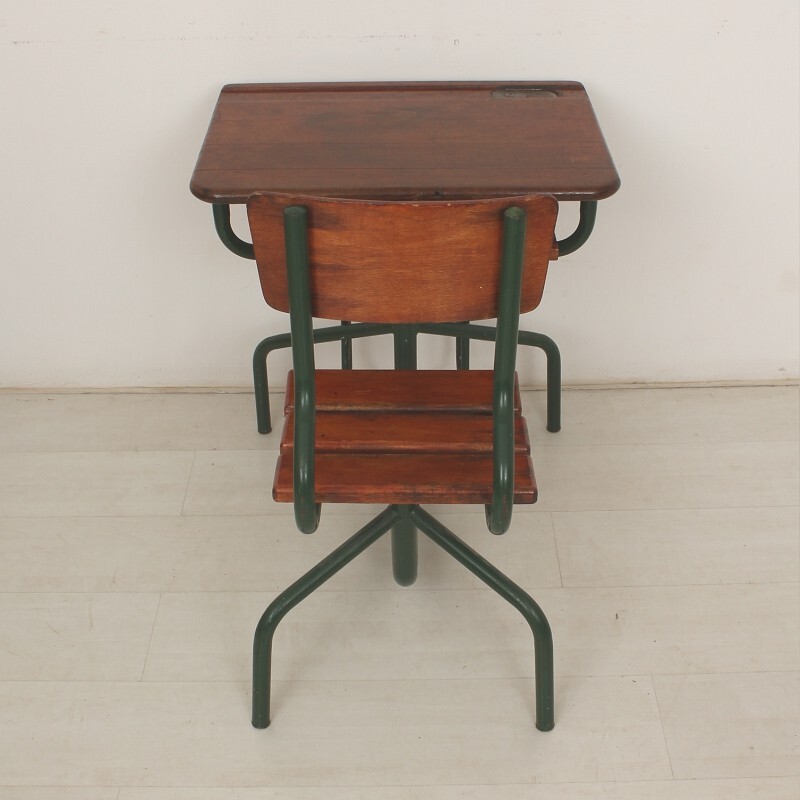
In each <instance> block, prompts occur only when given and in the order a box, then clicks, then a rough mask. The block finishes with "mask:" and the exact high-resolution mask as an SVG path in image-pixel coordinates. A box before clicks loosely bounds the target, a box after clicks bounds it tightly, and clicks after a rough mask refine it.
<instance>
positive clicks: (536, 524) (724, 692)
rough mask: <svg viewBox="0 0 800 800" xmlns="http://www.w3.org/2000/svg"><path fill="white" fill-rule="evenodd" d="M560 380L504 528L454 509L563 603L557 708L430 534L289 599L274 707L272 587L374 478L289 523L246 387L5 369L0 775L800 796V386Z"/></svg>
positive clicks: (516, 631) (69, 793) (47, 799)
mask: <svg viewBox="0 0 800 800" xmlns="http://www.w3.org/2000/svg"><path fill="white" fill-rule="evenodd" d="M275 400H276V409H277V405H278V402H279V401H278V398H275ZM564 400H565V402H564V430H563V431H562V432H561V433H560V434H555V435H554V434H547V433H546V432H545V431H544V423H543V409H542V406H543V402H544V398H543V395H542V394H540V393H530V394H528V395H527V396H526V398H525V405H526V411H527V414H528V417H529V421H530V425H531V434H532V437H533V439H534V448H535V451H534V463H535V465H536V470H537V475H538V479H539V487H540V497H541V501H540V502H539V504H537V505H536V506H533V507H530V509H529V510H521V511H519V512H518V513H517V514H516V516H515V521H514V524H513V527H512V530H511V532H510V533H509V534H508V535H506V536H504V537H493V536H491V535H490V534H489V533H488V532H487V531H486V528H485V525H484V522H483V513H482V510H481V509H480V508H470V509H468V510H467V511H459V512H457V513H453V512H451V511H447V510H446V509H442V512H443V519H444V520H445V522H446V524H448V525H449V526H450V527H451V528H452V529H454V530H455V531H456V532H458V533H460V534H461V535H462V536H463V537H464V538H465V539H467V540H468V541H469V542H470V543H471V544H472V545H473V546H474V547H476V548H478V549H480V550H481V551H482V552H484V553H485V554H486V555H487V556H488V557H490V558H492V559H493V560H495V561H496V563H497V564H498V565H499V566H500V567H501V568H502V569H505V570H506V571H507V572H508V573H509V575H510V576H511V577H513V578H514V579H515V580H516V581H518V582H519V583H521V584H522V585H523V586H525V587H526V588H528V589H529V590H530V591H531V592H532V594H533V595H534V596H535V597H536V598H537V599H538V601H539V602H540V604H541V605H542V606H543V608H544V609H545V611H546V612H547V614H548V615H549V617H550V621H551V624H552V626H553V630H554V635H555V641H556V671H557V681H556V691H557V716H556V729H555V730H554V731H553V732H552V733H547V734H543V733H540V732H538V731H537V730H536V729H535V728H534V726H533V721H532V719H533V716H532V715H533V684H532V680H531V676H532V668H533V657H532V647H531V641H530V634H529V631H527V630H526V628H525V624H524V622H523V621H522V619H521V618H519V617H518V616H517V615H516V612H514V611H513V610H512V609H511V608H510V607H508V606H506V605H505V604H504V603H503V602H502V601H500V600H498V599H497V598H496V597H495V596H494V595H492V594H491V593H490V592H489V591H488V590H487V589H485V588H483V586H482V584H479V583H478V582H477V581H476V580H475V579H473V578H472V576H471V575H470V574H469V573H466V572H465V571H464V570H463V568H462V567H460V566H459V565H458V564H457V563H455V562H454V561H451V560H450V559H449V557H447V556H446V555H444V554H443V553H441V552H439V551H437V550H435V549H434V548H433V546H425V544H426V542H424V541H423V542H422V543H421V544H422V547H421V574H420V579H419V581H418V583H417V584H416V585H415V586H414V587H412V588H410V589H400V588H399V587H396V586H395V585H394V584H393V582H392V579H391V572H390V567H389V563H388V548H387V544H388V543H387V542H385V541H381V542H379V544H378V545H377V546H376V547H375V548H374V549H373V550H372V551H368V552H367V553H366V554H365V555H364V556H362V558H361V560H360V561H357V562H355V563H353V564H351V565H350V566H349V567H348V568H346V570H345V571H344V572H343V573H341V574H340V575H339V576H337V577H336V578H334V579H333V580H332V581H331V582H330V583H329V584H327V585H326V586H324V587H323V589H322V590H320V592H318V593H317V594H316V595H314V596H312V597H311V598H309V599H308V600H307V601H306V602H305V603H304V604H303V605H301V606H300V607H299V608H298V609H297V610H296V611H294V612H292V613H291V614H290V615H289V616H288V617H287V619H286V620H285V621H284V622H283V623H282V627H281V629H279V633H278V635H277V637H276V650H275V670H276V683H275V692H274V705H273V712H274V713H273V720H274V721H273V725H272V727H271V728H270V729H268V730H266V731H255V730H253V729H252V728H251V727H250V722H249V700H250V686H249V680H248V679H249V670H250V643H251V637H252V632H253V628H254V626H255V623H256V621H257V619H258V616H259V615H260V613H261V611H262V610H263V608H264V607H265V606H266V605H267V603H268V602H269V600H270V598H272V597H273V596H274V593H275V592H277V591H278V590H279V589H281V588H283V587H284V586H286V585H288V584H289V583H290V582H292V581H293V580H294V579H295V578H296V577H298V576H299V575H300V573H301V572H302V571H303V570H304V569H306V568H307V567H309V566H310V565H311V564H312V563H313V562H314V561H315V560H316V559H318V558H320V557H321V556H322V555H323V554H324V553H325V552H326V551H328V550H330V549H331V548H332V547H333V546H334V545H335V544H336V543H337V542H339V541H341V540H342V539H343V538H345V537H346V536H347V535H349V534H350V533H351V532H352V531H353V530H354V529H355V527H356V526H357V525H358V523H359V522H360V521H361V520H364V519H366V518H367V517H368V516H369V511H370V509H364V508H356V507H338V508H337V507H331V508H325V509H324V511H323V522H322V525H321V527H320V530H319V531H318V533H317V534H315V535H314V536H303V535H302V534H300V533H298V532H297V531H296V529H295V527H294V524H293V521H292V517H291V512H290V509H289V508H287V507H286V506H276V505H275V504H273V503H272V501H271V500H270V496H269V485H270V483H271V477H272V476H271V473H272V469H273V465H274V460H275V447H276V443H277V438H276V435H275V434H273V435H271V436H269V437H261V436H258V434H256V433H255V431H254V419H253V410H252V405H251V397H250V396H248V395H235V394H233V395H231V394H228V395H225V394H216V395H215V394H207V395H193V394H175V395H169V394H152V395H147V394H138V395H137V394H128V395H125V394H111V395H54V396H44V395H34V394H29V395H25V394H19V395H11V394H6V395H1V396H0V452H2V460H0V800H23V798H24V800H55V799H56V798H58V799H59V800H62V799H63V800H173V799H174V800H190V799H191V800H277V798H280V799H281V800H284V799H285V800H359V799H364V800H366V799H367V798H369V800H410V798H431V800H456V798H459V799H460V800H483V798H486V799H487V800H543V799H545V798H546V800H595V798H598V799H600V798H602V799H603V800H609V799H610V800H663V799H664V798H669V799H670V800H767V799H769V800H790V799H791V800H796V798H797V797H798V793H799V790H800V787H799V782H798V778H797V776H798V774H800V714H799V713H798V705H799V701H800V689H799V688H798V686H799V681H798V678H799V677H800V672H799V671H798V670H800V657H799V655H798V629H799V623H798V610H799V608H800V604H799V603H798V574H799V573H798V390H797V389H796V388H749V389H748V388H737V389H663V390H628V391H622V390H620V391H580V392H579V391H573V392H567V393H565V397H564ZM34 787H38V788H34ZM66 787H72V788H66ZM232 787H240V788H238V789H234V788H232Z"/></svg>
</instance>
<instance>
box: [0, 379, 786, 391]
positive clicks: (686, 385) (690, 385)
mask: <svg viewBox="0 0 800 800" xmlns="http://www.w3.org/2000/svg"><path fill="white" fill-rule="evenodd" d="M764 386H774V387H793V386H800V379H798V378H786V379H784V380H727V381H725V380H723V381H673V382H669V381H659V382H650V381H640V382H631V383H624V382H620V383H564V384H562V386H561V388H562V390H563V391H565V392H573V391H610V390H621V389H736V388H745V387H764ZM520 388H521V389H522V391H523V392H540V391H544V388H545V387H544V385H542V384H537V385H533V386H532V385H523V386H521V387H520ZM284 391H285V387H282V386H277V387H273V388H272V393H273V394H283V392H284ZM252 393H253V387H252V386H82V387H66V388H64V387H62V388H58V387H52V386H50V387H27V386H21V387H11V386H7V387H0V395H2V394H252Z"/></svg>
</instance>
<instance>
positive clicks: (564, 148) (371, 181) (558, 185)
mask: <svg viewBox="0 0 800 800" xmlns="http://www.w3.org/2000/svg"><path fill="white" fill-rule="evenodd" d="M619 185H620V182H619V176H618V175H617V171H616V169H615V168H614V164H613V162H612V160H611V156H610V154H609V152H608V148H607V147H606V144H605V141H604V139H603V134H602V132H601V131H600V127H599V125H598V123H597V119H596V117H595V115H594V111H593V109H592V105H591V103H590V102H589V98H588V96H587V94H586V91H585V90H584V88H583V86H582V85H581V84H580V83H573V82H526V83H520V82H506V83H493V82H480V83H360V84H359V83H344V84H341V83H340V84H334V83H306V84H234V85H230V86H226V87H224V88H223V89H222V92H221V93H220V96H219V100H218V101H217V105H216V108H215V110H214V115H213V117H212V119H211V124H210V126H209V129H208V133H207V134H206V138H205V141H204V143H203V147H202V149H201V151H200V156H199V158H198V160H197V165H196V167H195V170H194V174H193V175H192V180H191V184H190V186H191V190H192V193H193V194H195V195H196V196H197V197H199V198H200V199H201V200H205V201H207V202H210V203H244V202H245V201H246V200H247V198H248V196H249V195H251V194H252V193H253V192H256V191H286V192H298V193H302V194H315V195H327V196H332V197H360V198H369V199H393V200H401V199H405V200H409V199H443V198H448V199H449V198H453V199H456V198H474V197H504V196H512V195H515V194H524V193H534V192H536V193H546V194H552V195H555V197H556V198H558V199H559V200H600V199H602V198H605V197H608V196H609V195H612V194H613V193H614V192H615V191H616V190H617V189H618V188H619Z"/></svg>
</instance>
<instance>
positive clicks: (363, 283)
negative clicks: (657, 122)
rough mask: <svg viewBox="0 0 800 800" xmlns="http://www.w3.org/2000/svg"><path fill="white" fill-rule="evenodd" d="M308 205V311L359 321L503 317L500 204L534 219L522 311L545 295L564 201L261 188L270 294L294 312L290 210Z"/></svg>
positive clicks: (253, 209) (253, 219) (260, 256)
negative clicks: (414, 198)
mask: <svg viewBox="0 0 800 800" xmlns="http://www.w3.org/2000/svg"><path fill="white" fill-rule="evenodd" d="M290 206H301V207H303V208H305V209H306V214H307V225H308V237H307V242H308V265H309V282H310V293H311V313H312V315H313V316H314V317H318V318H322V319H336V320H343V319H344V320H358V321H360V322H387V323H412V322H459V321H463V320H481V319H493V318H495V317H497V308H498V292H499V288H498V287H499V283H500V263H501V250H502V239H503V212H504V211H505V209H507V208H509V207H512V206H516V207H519V208H521V209H522V210H523V211H524V212H525V215H526V218H527V234H526V237H525V251H524V258H525V267H524V274H523V279H522V295H521V303H520V311H521V312H525V311H530V310H532V309H534V308H536V306H537V305H538V304H539V301H540V300H541V297H542V292H543V290H544V283H545V278H546V276H547V266H548V262H549V260H550V259H551V257H552V254H553V232H554V228H555V220H556V214H557V210H558V205H557V203H556V201H555V200H554V199H553V198H552V197H549V196H543V195H526V196H522V197H505V198H494V199H491V200H474V201H473V200H462V201H450V202H447V201H425V202H409V201H406V202H382V201H366V200H343V199H333V198H323V197H304V196H298V195H286V194H273V193H265V194H256V195H253V196H252V197H251V198H250V199H249V201H248V203H247V213H248V218H249V221H250V230H251V234H252V237H253V246H254V249H255V256H256V263H257V265H258V272H259V277H260V280H261V289H262V292H263V294H264V299H265V300H266V301H267V303H268V304H269V305H270V306H272V307H273V308H276V309H278V310H279V311H289V298H288V291H287V276H286V253H285V249H284V215H283V212H284V209H286V208H287V207H290Z"/></svg>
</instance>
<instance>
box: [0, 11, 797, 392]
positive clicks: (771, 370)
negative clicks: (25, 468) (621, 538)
mask: <svg viewBox="0 0 800 800" xmlns="http://www.w3.org/2000/svg"><path fill="white" fill-rule="evenodd" d="M0 8H1V10H0V101H1V102H0V112H1V113H2V123H0V143H1V144H2V148H1V152H2V165H3V166H2V184H1V185H0V203H2V207H0V219H2V235H1V236H0V257H1V260H0V274H2V286H1V287H0V288H1V290H2V291H1V292H0V312H1V313H0V336H2V339H1V340H0V341H2V349H1V351H0V352H1V353H2V354H0V383H2V384H3V385H6V386H20V387H39V386H48V387H65V386H162V385H166V386H171V385H191V386H195V385H198V386H216V385H221V386H224V385H247V384H249V382H250V373H249V361H250V353H251V350H252V347H253V345H254V344H255V343H256V342H257V341H258V339H259V338H261V337H262V336H265V335H268V334H270V333H274V332H278V331H281V330H285V329H286V327H287V325H286V320H285V319H283V318H282V317H281V315H279V314H277V313H276V312H272V311H271V310H270V309H268V308H267V307H266V306H265V305H264V304H263V301H262V300H261V299H260V293H259V290H258V284H257V280H256V275H255V271H254V266H253V264H252V262H246V261H243V260H241V259H237V258H236V257H234V256H233V255H232V254H230V253H228V252H227V251H226V250H225V249H224V248H223V246H222V245H221V244H220V243H219V241H218V240H217V239H216V236H215V233H214V231H213V226H212V220H211V210H210V207H209V206H207V205H206V204H204V203H201V202H200V201H199V200H196V199H195V198H194V197H192V196H191V195H190V194H189V190H188V182H189V177H190V175H191V172H192V169H193V166H194V161H195V158H196V155H197V152H198V149H199V147H200V144H201V142H202V140H203V136H204V134H205V129H206V125H207V123H208V120H209V117H210V114H211V111H212V109H213V107H214V102H215V100H216V97H217V94H218V92H219V89H220V87H221V86H222V85H223V84H225V83H231V82H247V81H303V80H331V81H341V80H402V79H414V80H423V79H447V80H451V79H452V80H456V79H465V80H467V79H481V78H487V79H501V80H511V79H522V80H534V79H569V80H580V81H582V82H583V83H584V84H585V85H586V86H587V88H588V90H589V93H590V96H591V98H592V100H593V103H594V106H595V110H596V112H597V114H598V117H599V119H600V122H601V125H602V127H603V129H604V131H605V134H606V138H607V141H608V144H609V147H610V149H611V152H612V154H613V156H614V157H615V160H616V163H617V166H618V169H619V172H620V174H621V176H622V189H621V190H620V192H619V193H618V194H617V195H616V196H614V197H613V198H611V199H609V200H606V201H603V202H602V203H601V204H600V208H599V214H598V225H597V229H596V232H595V234H594V236H593V237H592V239H591V240H590V242H589V244H588V245H587V246H586V247H585V248H584V249H583V250H581V251H579V252H578V253H576V254H575V255H573V256H571V257H569V258H565V259H564V260H563V262H560V263H557V264H556V265H554V267H553V268H552V270H551V277H550V280H549V284H548V287H547V289H546V291H545V297H544V301H543V303H542V306H541V307H540V309H539V310H538V311H536V312H534V314H532V315H530V318H529V319H528V320H526V324H527V326H528V327H530V328H533V329H537V330H541V331H543V332H546V333H549V334H550V335H552V336H553V337H555V338H556V340H557V341H558V342H559V344H560V345H561V348H562V353H563V356H564V368H565V380H566V381H568V382H618V381H682V380H743V379H760V380H763V379H783V378H786V377H792V376H796V375H797V374H798V305H799V304H798V195H797V190H798V11H797V3H796V0H761V2H759V3H754V2H751V1H750V0H673V1H672V2H669V3H666V2H658V3H656V2H643V0H606V2H597V1H596V0H572V1H571V2H570V1H569V0H527V2H520V1H519V0H517V1H516V2H513V3H510V2H504V1H503V0H494V2H493V3H488V2H486V0H455V1H451V0H436V1H435V2H434V1H432V0H406V1H405V2H403V1H402V0H401V1H400V2H393V3H380V2H375V0H346V2H333V0H324V1H321V0H305V2H302V3H295V2H291V0H288V1H287V0H282V1H281V2H269V0H227V1H226V2H220V0H213V2H212V1H211V0H193V1H192V2H190V0H138V2H130V0H83V2H63V0H26V1H25V2H12V0H4V1H3V3H2V7H0ZM562 217H563V218H562V220H561V221H560V227H559V230H560V231H561V233H562V235H563V234H564V233H566V232H568V231H569V229H570V227H571V222H572V220H574V209H566V210H564V211H563V214H562ZM239 219H240V220H241V219H243V218H242V217H240V218H239ZM239 229H240V231H241V232H243V233H244V230H243V229H242V228H241V227H240V228H239ZM356 347H357V350H356V353H357V358H358V359H359V361H360V363H361V364H367V363H379V362H381V361H383V362H384V363H387V364H388V354H389V350H388V349H387V348H386V347H384V346H378V345H377V344H373V345H368V346H365V345H363V344H359V345H357V346H356ZM423 350H424V358H423V364H424V365H426V366H438V365H446V364H449V363H450V359H451V350H450V347H449V345H448V346H447V347H445V346H444V345H442V344H438V343H436V342H431V343H428V341H427V340H426V342H425V344H424V347H423ZM325 352H329V353H330V356H326V355H323V357H322V359H321V361H322V363H323V364H325V363H326V362H327V361H328V358H331V359H332V357H333V355H334V354H335V351H325ZM286 363H287V361H286V359H283V361H281V360H280V359H276V360H275V362H274V369H275V370H276V371H275V373H274V374H276V375H277V374H278V372H279V371H281V370H282V368H283V367H284V366H285V365H286ZM330 363H331V364H332V363H333V361H332V360H331V361H330ZM521 373H522V378H523V381H524V382H525V383H527V384H532V383H539V382H541V381H542V379H543V369H542V359H541V358H526V359H525V360H524V362H523V364H522V365H521Z"/></svg>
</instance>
